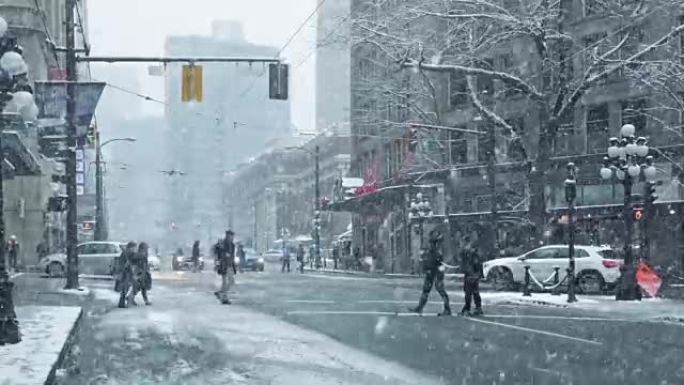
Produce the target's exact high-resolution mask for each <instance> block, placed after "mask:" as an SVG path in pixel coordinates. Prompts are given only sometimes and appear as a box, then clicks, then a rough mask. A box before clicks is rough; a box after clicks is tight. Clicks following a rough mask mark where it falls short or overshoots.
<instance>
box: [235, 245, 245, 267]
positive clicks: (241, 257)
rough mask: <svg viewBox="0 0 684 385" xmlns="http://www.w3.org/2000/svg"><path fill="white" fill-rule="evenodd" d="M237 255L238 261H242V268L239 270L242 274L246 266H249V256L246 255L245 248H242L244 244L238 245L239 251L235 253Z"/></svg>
mask: <svg viewBox="0 0 684 385" xmlns="http://www.w3.org/2000/svg"><path fill="white" fill-rule="evenodd" d="M235 254H236V255H237V257H238V260H239V261H240V266H239V267H238V268H239V271H240V273H242V272H243V269H244V266H245V265H246V264H247V255H246V254H245V248H244V247H243V246H242V243H238V246H237V251H236V252H235Z"/></svg>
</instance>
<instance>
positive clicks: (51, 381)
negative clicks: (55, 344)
mask: <svg viewBox="0 0 684 385" xmlns="http://www.w3.org/2000/svg"><path fill="white" fill-rule="evenodd" d="M81 320H83V307H81V311H80V312H79V313H78V317H77V318H76V321H75V322H74V324H73V326H72V327H71V330H70V331H69V335H68V336H67V339H66V341H65V342H64V346H62V350H61V351H60V352H59V357H57V361H55V363H54V364H52V369H50V373H49V374H48V377H47V378H46V379H45V382H44V384H45V385H55V384H56V383H57V382H56V380H57V375H56V373H57V370H58V369H59V368H60V367H61V366H62V364H63V363H64V359H65V358H66V357H67V353H68V352H69V351H70V350H71V347H72V346H74V343H75V342H76V336H77V333H78V330H79V326H80V324H81Z"/></svg>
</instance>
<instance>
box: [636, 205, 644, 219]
mask: <svg viewBox="0 0 684 385" xmlns="http://www.w3.org/2000/svg"><path fill="white" fill-rule="evenodd" d="M642 219H644V209H643V208H637V209H634V220H635V221H640V220H642Z"/></svg>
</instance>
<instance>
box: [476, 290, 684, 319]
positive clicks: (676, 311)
mask: <svg viewBox="0 0 684 385" xmlns="http://www.w3.org/2000/svg"><path fill="white" fill-rule="evenodd" d="M481 295H482V300H483V301H484V302H485V304H487V303H490V304H499V303H515V304H522V305H539V306H554V307H560V308H570V309H583V310H590V311H596V312H603V313H610V314H612V315H616V316H629V317H633V318H634V319H644V320H649V319H667V318H671V319H684V301H681V300H673V299H664V298H644V299H643V300H641V301H616V300H615V297H614V296H607V295H578V296H577V302H574V303H568V296H567V294H561V295H553V294H550V293H532V295H531V296H529V297H525V296H523V295H522V293H517V292H484V293H481Z"/></svg>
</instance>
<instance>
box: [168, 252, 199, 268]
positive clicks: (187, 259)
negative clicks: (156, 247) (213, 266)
mask: <svg viewBox="0 0 684 385" xmlns="http://www.w3.org/2000/svg"><path fill="white" fill-rule="evenodd" d="M171 268H172V269H173V270H174V271H176V270H192V257H191V256H189V255H179V256H174V257H173V259H172V260H171ZM199 269H200V271H202V270H204V257H202V256H200V257H199Z"/></svg>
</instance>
